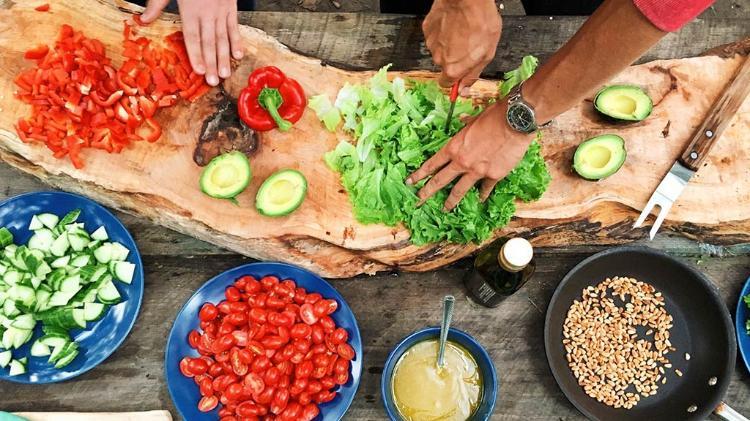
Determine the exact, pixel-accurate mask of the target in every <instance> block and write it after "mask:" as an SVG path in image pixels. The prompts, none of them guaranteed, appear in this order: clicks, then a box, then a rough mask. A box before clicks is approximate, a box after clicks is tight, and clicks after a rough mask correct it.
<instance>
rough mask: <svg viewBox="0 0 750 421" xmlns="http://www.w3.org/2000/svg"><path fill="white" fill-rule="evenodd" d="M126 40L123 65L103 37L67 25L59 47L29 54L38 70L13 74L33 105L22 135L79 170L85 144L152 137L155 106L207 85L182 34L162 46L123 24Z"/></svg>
mask: <svg viewBox="0 0 750 421" xmlns="http://www.w3.org/2000/svg"><path fill="white" fill-rule="evenodd" d="M134 21H135V23H136V24H140V20H139V19H138V18H137V17H136V18H135V19H134ZM124 38H125V39H124V41H123V47H124V51H123V56H124V57H125V58H126V60H125V62H124V63H123V64H122V66H120V68H119V69H115V67H113V65H112V61H111V60H110V58H108V57H107V54H106V51H105V47H104V44H102V42H100V41H99V40H97V39H93V38H87V37H86V36H84V35H83V33H82V32H81V31H76V30H74V29H73V28H72V27H71V26H70V25H63V26H62V28H61V30H60V35H59V36H58V38H57V41H56V43H55V46H54V49H50V48H49V47H48V46H46V45H40V46H38V47H35V48H33V49H31V50H29V51H27V52H26V54H24V57H25V58H26V59H29V60H35V61H36V67H34V68H30V69H27V70H24V71H23V72H21V73H20V74H19V75H18V76H17V77H16V79H15V83H16V85H17V86H18V90H17V91H16V97H17V98H19V99H21V100H22V101H24V102H26V103H28V104H31V105H32V110H31V115H30V116H28V117H27V118H21V119H20V120H18V123H17V124H16V131H17V132H18V136H19V137H20V138H21V140H23V141H24V142H43V143H44V144H45V145H46V146H47V148H49V149H50V150H51V151H52V152H53V153H54V156H55V157H56V158H63V157H65V156H68V158H69V159H70V160H71V162H72V163H73V165H74V166H75V167H76V168H82V167H83V160H82V158H81V155H80V153H81V151H82V150H83V149H85V148H95V149H101V150H106V151H107V152H109V153H119V152H121V151H122V150H123V149H124V148H125V147H127V146H128V145H129V144H130V143H131V142H134V141H142V140H146V141H149V142H155V141H156V140H157V139H159V137H160V136H161V132H162V129H161V126H160V125H159V123H158V122H157V121H156V120H155V119H154V114H155V113H156V111H157V109H159V108H162V107H169V106H172V105H174V104H175V103H176V102H177V101H178V99H179V98H184V99H187V100H188V101H191V102H192V101H195V100H196V99H198V98H199V97H200V96H202V95H203V94H205V93H206V92H207V91H208V90H209V89H210V87H209V86H208V85H207V84H206V83H205V81H204V79H203V77H201V76H200V75H198V74H196V73H195V72H193V70H192V67H191V66H190V61H189V59H188V55H187V51H186V49H185V43H184V39H183V36H182V32H175V33H173V34H171V35H169V36H167V37H166V40H165V41H166V44H167V46H166V48H165V47H162V46H160V45H156V44H155V43H152V42H151V40H149V39H147V38H145V37H142V36H140V37H139V36H137V33H136V29H135V28H134V26H133V24H131V23H130V22H128V21H126V22H125V29H124Z"/></svg>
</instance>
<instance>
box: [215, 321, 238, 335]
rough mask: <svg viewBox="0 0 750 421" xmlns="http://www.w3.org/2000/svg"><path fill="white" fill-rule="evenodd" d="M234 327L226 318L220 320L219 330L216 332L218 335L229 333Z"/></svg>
mask: <svg viewBox="0 0 750 421" xmlns="http://www.w3.org/2000/svg"><path fill="white" fill-rule="evenodd" d="M234 329H235V327H234V325H232V324H231V323H229V322H228V321H227V320H226V318H224V320H223V321H222V322H221V325H220V326H219V330H218V331H217V332H216V333H217V334H218V335H219V336H224V335H229V334H231V333H232V332H233V331H234Z"/></svg>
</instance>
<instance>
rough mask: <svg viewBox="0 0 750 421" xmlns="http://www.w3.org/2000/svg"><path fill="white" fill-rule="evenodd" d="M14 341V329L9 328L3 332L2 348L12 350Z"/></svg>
mask: <svg viewBox="0 0 750 421" xmlns="http://www.w3.org/2000/svg"><path fill="white" fill-rule="evenodd" d="M15 339H16V329H15V328H14V327H9V328H8V329H6V330H5V332H3V338H2V343H3V348H5V349H11V348H13V342H14V341H15Z"/></svg>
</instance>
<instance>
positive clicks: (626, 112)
mask: <svg viewBox="0 0 750 421" xmlns="http://www.w3.org/2000/svg"><path fill="white" fill-rule="evenodd" d="M594 107H595V108H596V110H597V111H599V112H600V113H602V114H604V115H606V116H608V117H612V118H614V119H616V120H625V121H641V120H644V119H645V118H646V117H648V116H649V114H651V110H653V108H654V103H653V102H652V101H651V97H650V96H648V94H647V93H646V91H644V90H643V89H641V88H639V87H638V86H633V85H612V86H607V87H605V88H604V89H602V90H601V91H599V93H597V94H596V97H595V98H594Z"/></svg>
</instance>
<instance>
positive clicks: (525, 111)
mask: <svg viewBox="0 0 750 421" xmlns="http://www.w3.org/2000/svg"><path fill="white" fill-rule="evenodd" d="M522 87H523V83H521V84H520V85H518V86H516V87H515V88H513V90H511V91H510V93H509V94H508V111H507V112H506V114H505V118H506V119H507V120H508V125H509V126H510V128H512V129H513V130H515V131H517V132H521V133H527V134H528V133H533V132H534V131H536V130H537V129H542V128H545V127H547V126H549V125H550V124H552V120H550V121H548V122H546V123H544V124H538V123H537V121H536V114H535V113H534V106H533V105H531V104H529V103H528V102H526V101H525V100H524V99H523V94H522V91H521V88H522Z"/></svg>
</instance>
